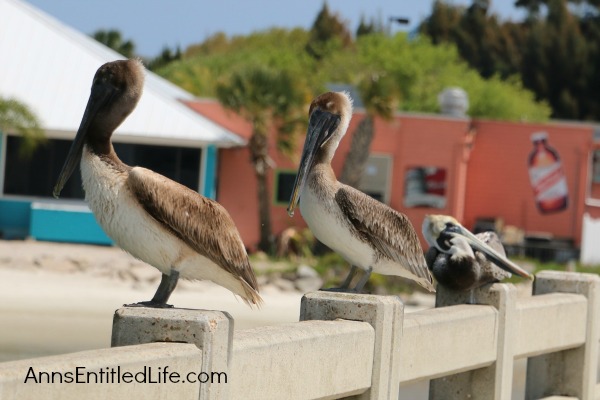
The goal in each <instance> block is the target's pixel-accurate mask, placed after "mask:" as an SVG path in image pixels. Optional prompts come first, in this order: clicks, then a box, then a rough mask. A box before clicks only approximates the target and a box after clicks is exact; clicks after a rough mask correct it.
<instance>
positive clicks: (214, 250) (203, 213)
mask: <svg viewBox="0 0 600 400" xmlns="http://www.w3.org/2000/svg"><path fill="white" fill-rule="evenodd" d="M127 185H128V186H129V188H130V189H131V192H132V193H133V194H134V195H135V196H136V197H137V200H138V201H139V203H140V204H141V205H142V206H143V207H144V209H145V210H146V211H147V212H148V214H150V215H151V216H152V217H153V218H154V219H156V220H157V221H158V222H160V223H161V224H162V225H163V226H164V227H166V228H167V229H168V230H169V231H171V232H172V233H174V234H175V235H176V236H177V237H179V238H180V239H181V240H183V241H184V242H185V243H186V244H187V245H188V246H190V247H191V248H192V249H194V250H195V251H197V252H198V253H199V254H201V255H203V256H204V257H206V258H208V259H210V260H211V261H213V262H214V263H215V264H217V265H219V266H220V267H222V268H223V269H224V270H226V271H227V272H229V273H231V274H232V275H234V276H239V277H241V278H242V279H243V280H244V281H246V283H248V284H249V285H250V286H251V287H252V288H253V289H254V290H258V284H257V283H256V277H255V276H254V272H253V271H252V267H251V266H250V262H249V260H248V254H247V253H246V249H245V247H244V243H243V242H242V239H241V238H240V235H239V233H238V230H237V228H236V226H235V224H234V223H233V221H232V219H231V217H230V216H229V213H227V211H226V210H225V208H223V206H221V205H220V204H219V203H217V202H216V201H213V200H211V199H208V198H206V197H204V196H201V195H199V194H198V193H196V192H195V191H193V190H191V189H189V188H187V187H185V186H183V185H180V184H179V183H177V182H174V181H172V180H170V179H168V178H166V177H164V176H162V175H160V174H157V173H155V172H153V171H150V170H149V169H146V168H141V167H135V168H132V170H131V171H130V173H129V177H128V178H127ZM173 192H176V193H177V194H178V195H177V196H169V193H173Z"/></svg>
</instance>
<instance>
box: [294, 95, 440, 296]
mask: <svg viewBox="0 0 600 400" xmlns="http://www.w3.org/2000/svg"><path fill="white" fill-rule="evenodd" d="M351 117H352V100H351V99H350V97H349V96H348V94H347V93H337V92H329V93H325V94H322V95H320V96H319V97H317V98H316V99H314V100H313V102H312V104H311V105H310V110H309V126H308V132H307V134H306V139H305V142H304V149H303V151H302V157H301V159H300V166H299V169H298V174H297V175H296V181H295V183H294V187H293V191H292V196H291V199H290V204H289V207H288V213H289V214H290V216H293V214H294V209H295V208H296V206H297V205H298V203H300V212H301V213H302V217H303V218H304V220H305V221H306V223H307V224H308V226H309V228H310V229H311V231H312V232H313V234H314V235H315V237H316V238H317V239H319V240H320V241H321V242H323V243H324V244H325V245H327V246H328V247H329V248H331V249H332V250H334V251H336V252H337V253H338V254H340V255H341V256H342V257H343V258H344V259H345V260H346V261H348V262H349V263H350V265H351V266H352V268H351V270H350V273H349V274H348V277H347V278H346V280H345V281H344V283H343V284H342V286H341V287H340V288H336V289H334V290H338V291H347V290H348V288H349V286H350V282H351V281H352V278H353V277H354V275H355V273H356V271H357V268H361V269H363V270H364V271H366V272H365V274H364V275H363V276H362V278H361V279H360V281H359V282H358V283H357V285H356V286H355V287H354V289H352V290H351V291H355V292H359V291H360V290H361V289H362V288H363V286H364V285H365V283H366V282H367V281H368V279H369V276H370V274H371V272H372V271H375V272H377V273H380V274H385V275H398V276H402V277H404V278H408V279H412V280H414V281H416V282H417V283H418V284H419V285H421V286H423V287H424V288H426V289H427V290H430V291H434V288H433V283H432V277H431V274H430V273H429V270H428V269H427V264H426V263H425V258H424V256H423V251H422V249H421V246H420V245H419V240H418V238H417V235H416V233H415V231H414V228H413V227H412V225H411V223H410V221H409V220H408V218H406V216H405V215H403V214H401V213H399V212H397V211H395V210H393V209H391V208H390V207H388V206H386V205H385V204H383V203H380V202H378V201H377V200H375V199H373V198H371V197H369V196H367V195H366V194H364V193H362V192H360V191H358V190H356V189H354V188H352V187H350V186H347V185H344V184H342V183H340V182H338V181H337V179H336V178H335V175H334V173H333V169H332V168H331V160H332V158H333V155H334V153H335V150H336V149H337V147H338V144H339V142H340V140H341V139H342V137H343V136H344V135H345V134H346V130H347V129H348V124H349V122H350V118H351Z"/></svg>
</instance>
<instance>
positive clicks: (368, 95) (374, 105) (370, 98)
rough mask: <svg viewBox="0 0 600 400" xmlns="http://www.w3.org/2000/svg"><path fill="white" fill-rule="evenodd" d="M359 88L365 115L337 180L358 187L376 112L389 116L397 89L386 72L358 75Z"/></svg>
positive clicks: (394, 103) (366, 157)
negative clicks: (359, 79)
mask: <svg viewBox="0 0 600 400" xmlns="http://www.w3.org/2000/svg"><path fill="white" fill-rule="evenodd" d="M358 90H359V92H360V96H361V98H362V101H363V103H364V105H365V111H366V115H365V118H364V119H363V120H362V121H360V123H359V124H358V126H357V127H356V130H355V131H354V134H353V135H352V142H351V143H350V151H349V152H348V155H347V156H346V159H345V160H344V166H343V168H342V175H341V177H340V181H341V182H343V183H345V184H347V185H350V186H353V187H357V186H358V184H359V183H360V179H361V177H362V174H363V171H364V169H365V165H366V163H367V159H368V158H369V152H370V149H371V143H372V141H373V135H374V134H375V132H374V125H373V120H374V118H375V116H379V117H382V118H384V119H386V120H389V119H391V118H392V116H393V114H394V111H395V110H396V106H397V98H398V90H397V88H396V85H395V84H394V82H393V80H392V79H390V78H389V77H388V76H386V75H385V74H381V73H369V74H367V75H365V76H364V77H363V79H361V81H360V83H359V85H358Z"/></svg>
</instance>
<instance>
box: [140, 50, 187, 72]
mask: <svg viewBox="0 0 600 400" xmlns="http://www.w3.org/2000/svg"><path fill="white" fill-rule="evenodd" d="M182 56H183V55H182V54H181V49H180V48H179V46H177V48H176V49H175V51H173V50H171V49H170V48H168V47H165V48H163V50H162V52H161V53H160V55H159V56H158V57H155V58H153V59H152V60H150V61H149V62H148V63H147V64H146V65H147V66H148V69H149V70H150V71H156V70H157V69H160V68H163V67H164V66H166V65H167V64H169V63H172V62H173V61H177V60H181V57H182Z"/></svg>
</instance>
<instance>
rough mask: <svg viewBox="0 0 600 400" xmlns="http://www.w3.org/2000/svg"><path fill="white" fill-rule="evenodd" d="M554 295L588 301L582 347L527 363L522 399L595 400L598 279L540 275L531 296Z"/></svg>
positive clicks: (599, 321)
mask: <svg viewBox="0 0 600 400" xmlns="http://www.w3.org/2000/svg"><path fill="white" fill-rule="evenodd" d="M553 292H563V293H576V294H580V295H583V296H585V298H586V299H587V310H586V312H585V313H584V314H583V315H585V319H586V321H585V326H584V327H583V332H584V333H585V343H584V344H582V345H580V346H578V347H575V348H572V349H568V350H563V351H559V352H555V353H550V354H544V355H540V356H537V357H531V358H530V359H529V361H528V363H527V384H526V389H525V390H526V392H525V398H526V399H528V400H529V399H539V398H541V397H544V396H552V395H560V396H572V397H577V398H579V399H582V400H588V399H594V398H595V397H596V393H595V390H596V386H597V382H596V375H597V372H598V339H599V338H600V318H598V314H599V313H600V276H598V275H593V274H576V273H565V272H562V273H561V272H556V271H543V272H541V273H539V274H538V275H537V279H536V281H535V284H534V286H533V294H534V295H542V294H546V293H553ZM560 323H562V321H560ZM566 323H568V321H566ZM573 329H581V327H573Z"/></svg>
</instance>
